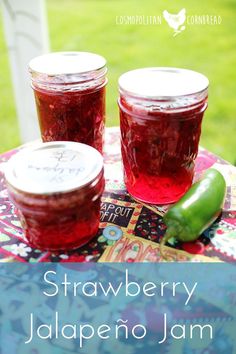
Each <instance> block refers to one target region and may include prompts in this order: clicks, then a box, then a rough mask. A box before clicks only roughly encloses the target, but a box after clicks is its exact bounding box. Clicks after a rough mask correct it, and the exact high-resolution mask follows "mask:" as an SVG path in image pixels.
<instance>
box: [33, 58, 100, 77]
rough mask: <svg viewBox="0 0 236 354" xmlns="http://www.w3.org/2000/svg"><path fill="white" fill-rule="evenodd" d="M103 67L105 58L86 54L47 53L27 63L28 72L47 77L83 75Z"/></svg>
mask: <svg viewBox="0 0 236 354" xmlns="http://www.w3.org/2000/svg"><path fill="white" fill-rule="evenodd" d="M105 66H106V59H105V58H103V57H102V56H101V55H98V54H94V53H88V52H55V53H49V54H44V55H40V56H38V57H36V58H34V59H32V60H31V61H30V62H29V69H30V71H33V72H36V73H39V74H46V75H48V76H57V75H63V74H65V75H66V74H68V75H70V74H71V75H72V74H83V73H87V72H90V71H95V70H99V69H102V68H103V67H105Z"/></svg>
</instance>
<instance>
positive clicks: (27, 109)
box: [2, 0, 49, 143]
mask: <svg viewBox="0 0 236 354" xmlns="http://www.w3.org/2000/svg"><path fill="white" fill-rule="evenodd" d="M2 9H3V11H2V13H3V23H4V30H5V36H6V43H7V47H8V52H9V60H10V67H11V73H12V81H13V87H14V94H15V101H16V109H17V114H18V120H19V127H20V135H21V140H22V142H23V143H25V142H28V141H30V140H34V139H37V138H39V136H40V134H39V127H38V120H37V114H36V108H35V103H34V97H33V91H32V89H31V87H30V77H29V74H28V62H29V61H30V59H32V58H33V57H35V56H37V55H40V54H43V53H45V52H48V51H49V40H48V29H47V21H46V11H45V2H44V0H2Z"/></svg>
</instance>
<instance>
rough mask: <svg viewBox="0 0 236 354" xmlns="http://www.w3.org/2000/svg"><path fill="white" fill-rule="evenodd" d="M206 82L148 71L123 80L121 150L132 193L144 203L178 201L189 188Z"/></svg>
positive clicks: (169, 71) (186, 73)
mask: <svg viewBox="0 0 236 354" xmlns="http://www.w3.org/2000/svg"><path fill="white" fill-rule="evenodd" d="M207 88H208V79H207V78H206V77H205V76H204V75H202V74H199V73H197V72H194V71H191V70H185V69H176V68H144V69H137V70H133V71H130V72H127V73H125V74H123V75H122V76H121V77H120V79H119V91H120V97H119V102H118V103H119V107H120V129H121V152H122V158H123V165H124V179H125V184H126V187H127V190H128V192H129V193H130V194H131V195H132V196H133V197H135V198H137V199H139V200H141V201H144V202H146V203H153V204H168V203H173V202H175V201H177V200H178V199H179V198H180V197H181V196H182V195H183V194H185V192H186V191H187V190H188V189H189V188H190V186H191V183H192V179H193V174H194V161H195V159H196V157H197V153H198V144H199V138H200V134H201V123H202V118H203V114H204V111H205V109H206V108H207Z"/></svg>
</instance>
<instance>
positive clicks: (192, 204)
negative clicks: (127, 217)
mask: <svg viewBox="0 0 236 354" xmlns="http://www.w3.org/2000/svg"><path fill="white" fill-rule="evenodd" d="M225 194H226V183H225V179H224V177H223V176H222V174H221V173H220V172H218V171H217V170H215V169H213V168H210V169H208V170H207V171H206V172H205V173H204V175H203V177H202V178H201V179H200V180H199V181H198V182H196V183H194V184H193V185H192V187H191V188H190V189H189V190H188V192H187V193H186V194H185V195H184V196H183V197H182V198H181V199H180V200H179V201H178V202H177V203H176V204H175V205H173V206H172V207H171V208H170V209H169V210H168V211H167V213H166V214H165V215H164V217H163V219H164V222H165V224H166V226H167V230H166V234H165V236H164V237H163V239H162V240H161V243H160V252H161V255H162V256H163V257H164V258H165V255H164V253H163V245H164V244H165V243H166V242H167V241H168V240H169V239H170V238H172V237H175V238H176V239H177V240H179V241H181V242H191V241H195V240H196V239H197V238H198V237H199V235H200V234H201V233H202V232H203V231H204V230H206V229H207V228H208V227H209V226H210V225H211V224H212V223H213V221H215V220H216V219H217V217H218V216H219V214H220V212H221V209H222V206H223V204H224V199H225Z"/></svg>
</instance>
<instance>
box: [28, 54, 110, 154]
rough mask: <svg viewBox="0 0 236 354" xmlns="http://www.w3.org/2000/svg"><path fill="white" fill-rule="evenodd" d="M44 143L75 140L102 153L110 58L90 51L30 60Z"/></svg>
mask: <svg viewBox="0 0 236 354" xmlns="http://www.w3.org/2000/svg"><path fill="white" fill-rule="evenodd" d="M29 71H30V74H31V83H32V87H33V90H34V95H35V101H36V107H37V112H38V118H39V125H40V129H41V135H42V139H43V141H44V142H49V141H75V142H80V143H84V144H88V145H90V146H93V147H94V148H96V149H97V150H98V151H100V152H101V153H102V150H103V135H104V125H105V85H106V83H107V78H106V73H107V68H106V60H105V59H104V58H103V57H101V56H100V55H97V54H93V53H87V52H58V53H50V54H45V55H42V56H39V57H36V58H34V59H32V60H31V61H30V63H29Z"/></svg>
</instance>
